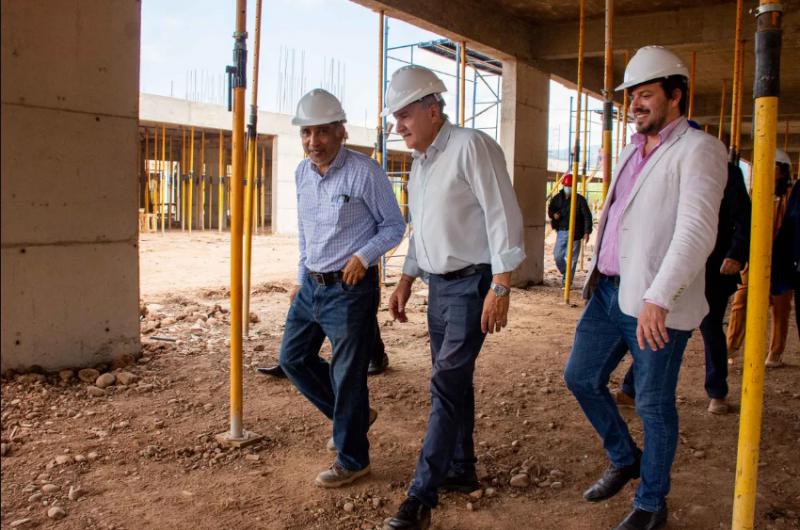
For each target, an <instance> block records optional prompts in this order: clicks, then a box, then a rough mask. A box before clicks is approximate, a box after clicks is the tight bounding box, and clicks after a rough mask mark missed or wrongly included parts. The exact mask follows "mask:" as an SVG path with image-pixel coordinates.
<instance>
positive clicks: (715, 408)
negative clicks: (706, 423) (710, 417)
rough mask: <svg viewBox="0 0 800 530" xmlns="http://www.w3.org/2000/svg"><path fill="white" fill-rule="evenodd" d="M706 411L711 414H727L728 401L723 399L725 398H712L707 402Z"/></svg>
mask: <svg viewBox="0 0 800 530" xmlns="http://www.w3.org/2000/svg"><path fill="white" fill-rule="evenodd" d="M708 412H710V413H711V414H727V413H728V402H727V401H725V398H722V399H716V398H712V399H711V401H709V402H708Z"/></svg>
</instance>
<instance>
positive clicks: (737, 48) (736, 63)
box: [728, 0, 743, 162]
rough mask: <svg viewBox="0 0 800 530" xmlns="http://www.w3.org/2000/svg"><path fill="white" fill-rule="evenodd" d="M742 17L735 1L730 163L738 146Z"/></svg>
mask: <svg viewBox="0 0 800 530" xmlns="http://www.w3.org/2000/svg"><path fill="white" fill-rule="evenodd" d="M742 16H743V9H742V0H736V34H735V36H734V39H735V40H734V48H733V77H732V78H731V79H732V83H733V87H732V91H733V95H732V97H731V138H730V141H729V142H728V150H729V151H730V159H731V161H732V162H736V160H737V159H738V155H739V153H738V145H737V144H736V140H737V138H738V131H737V130H736V129H737V127H738V125H739V121H738V116H739V85H740V83H741V81H742V77H741V75H739V72H740V69H741V67H742V66H741V57H742V54H741V47H742Z"/></svg>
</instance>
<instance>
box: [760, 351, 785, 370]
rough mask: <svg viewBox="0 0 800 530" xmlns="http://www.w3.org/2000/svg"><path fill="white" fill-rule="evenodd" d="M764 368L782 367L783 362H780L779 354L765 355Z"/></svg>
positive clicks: (770, 353)
mask: <svg viewBox="0 0 800 530" xmlns="http://www.w3.org/2000/svg"><path fill="white" fill-rule="evenodd" d="M764 366H766V367H767V368H780V367H781V366H783V361H782V360H781V356H780V354H775V353H772V352H769V355H767V360H766V361H765V362H764Z"/></svg>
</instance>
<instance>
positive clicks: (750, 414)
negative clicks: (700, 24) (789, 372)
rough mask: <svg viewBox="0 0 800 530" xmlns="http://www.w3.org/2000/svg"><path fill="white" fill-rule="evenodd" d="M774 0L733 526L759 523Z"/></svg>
mask: <svg viewBox="0 0 800 530" xmlns="http://www.w3.org/2000/svg"><path fill="white" fill-rule="evenodd" d="M768 2H769V0H761V2H760V5H759V7H758V9H757V10H756V40H755V45H756V46H755V57H756V73H755V83H754V90H753V97H754V98H755V116H754V118H755V119H754V126H755V131H754V135H753V138H754V146H753V215H752V224H751V231H750V233H751V235H750V262H749V272H748V278H747V280H748V289H747V322H746V328H745V329H747V334H746V335H745V343H744V366H743V372H742V405H741V418H740V422H739V445H738V453H737V459H736V486H735V488H734V499H733V526H732V528H733V530H751V529H752V528H753V523H754V519H755V505H756V482H757V479H758V456H759V443H760V441H761V414H762V409H763V404H764V403H763V402H764V352H765V351H766V349H767V339H768V336H767V323H768V312H769V294H770V267H771V262H772V224H773V217H774V212H773V204H772V203H773V199H772V197H773V193H774V190H775V177H774V175H775V150H776V147H777V128H778V127H777V126H778V93H779V89H780V55H781V18H782V11H781V7H780V5H778V4H770V3H768Z"/></svg>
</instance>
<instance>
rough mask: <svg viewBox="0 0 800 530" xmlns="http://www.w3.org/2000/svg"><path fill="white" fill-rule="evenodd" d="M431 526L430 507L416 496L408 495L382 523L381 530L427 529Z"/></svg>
mask: <svg viewBox="0 0 800 530" xmlns="http://www.w3.org/2000/svg"><path fill="white" fill-rule="evenodd" d="M430 526H431V509H430V508H428V507H427V506H425V505H424V504H422V503H421V502H420V501H419V500H418V499H417V498H416V497H408V498H407V499H406V500H404V501H403V504H401V505H400V509H399V510H398V511H397V513H396V514H394V517H392V518H391V519H389V520H388V521H387V522H386V523H384V525H383V530H427V528H428V527H430Z"/></svg>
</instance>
